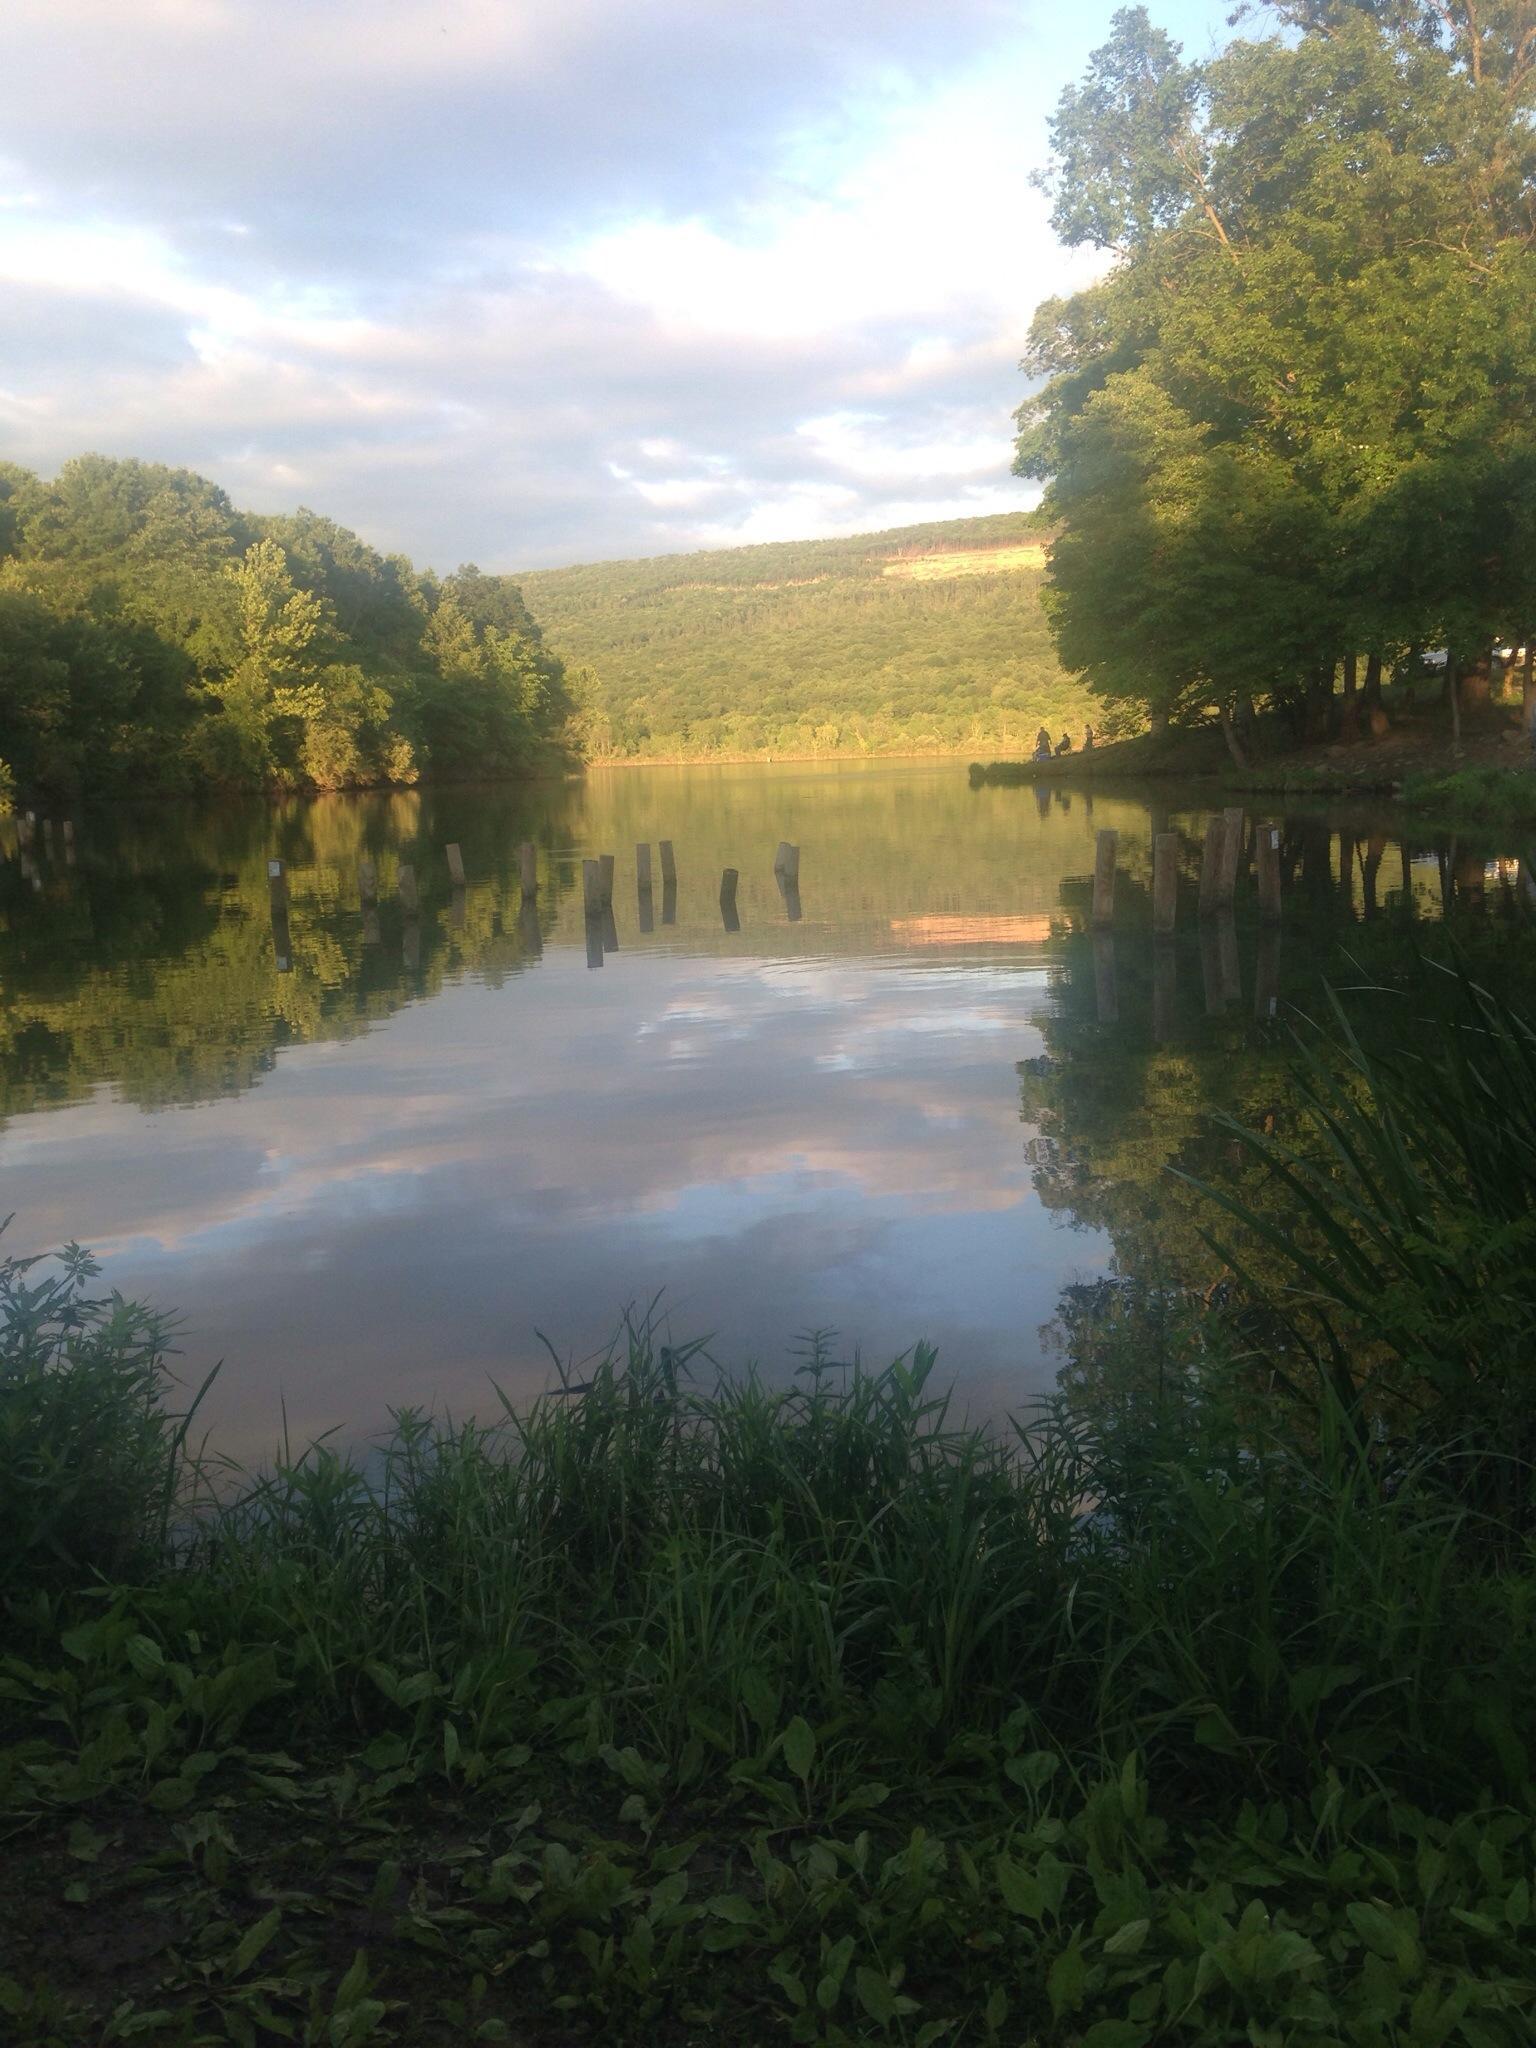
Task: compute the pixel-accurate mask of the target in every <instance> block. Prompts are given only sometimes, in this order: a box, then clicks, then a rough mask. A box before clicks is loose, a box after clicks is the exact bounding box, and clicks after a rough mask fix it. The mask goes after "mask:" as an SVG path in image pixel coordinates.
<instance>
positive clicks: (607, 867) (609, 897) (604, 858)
mask: <svg viewBox="0 0 1536 2048" xmlns="http://www.w3.org/2000/svg"><path fill="white" fill-rule="evenodd" d="M597 859H598V866H599V867H600V868H601V869H602V871H603V875H602V881H603V908H604V910H611V909H612V907H613V855H612V854H611V853H600V854H599V855H598V857H597Z"/></svg>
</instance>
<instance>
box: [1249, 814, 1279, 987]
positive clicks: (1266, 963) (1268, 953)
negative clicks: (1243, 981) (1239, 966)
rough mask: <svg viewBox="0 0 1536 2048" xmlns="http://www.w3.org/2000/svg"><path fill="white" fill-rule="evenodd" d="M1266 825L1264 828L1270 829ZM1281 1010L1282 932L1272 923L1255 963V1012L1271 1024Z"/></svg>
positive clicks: (1268, 927) (1261, 938) (1262, 939)
mask: <svg viewBox="0 0 1536 2048" xmlns="http://www.w3.org/2000/svg"><path fill="white" fill-rule="evenodd" d="M1268 829H1269V828H1268V827H1267V826H1266V827H1265V828H1264V830H1266V831H1267V830H1268ZM1261 837H1262V834H1261ZM1279 1011H1280V933H1279V931H1278V930H1277V929H1276V927H1275V926H1274V925H1273V924H1271V925H1268V926H1266V928H1265V929H1264V930H1263V931H1261V932H1260V933H1259V947H1258V952H1257V953H1256V955H1255V956H1254V965H1253V1014H1254V1016H1255V1017H1256V1018H1257V1019H1258V1021H1259V1023H1261V1024H1269V1023H1272V1022H1273V1021H1274V1019H1275V1018H1276V1017H1277V1016H1278V1015H1279Z"/></svg>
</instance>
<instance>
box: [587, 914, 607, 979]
mask: <svg viewBox="0 0 1536 2048" xmlns="http://www.w3.org/2000/svg"><path fill="white" fill-rule="evenodd" d="M582 923H583V924H584V925H585V927H586V933H587V965H588V967H601V966H602V964H603V913H602V912H601V910H599V911H598V913H597V915H596V916H595V917H588V918H583V920H582Z"/></svg>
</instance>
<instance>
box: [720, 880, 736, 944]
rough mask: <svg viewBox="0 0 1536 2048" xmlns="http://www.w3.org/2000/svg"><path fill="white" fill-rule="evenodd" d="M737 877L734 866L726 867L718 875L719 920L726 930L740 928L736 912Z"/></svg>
mask: <svg viewBox="0 0 1536 2048" xmlns="http://www.w3.org/2000/svg"><path fill="white" fill-rule="evenodd" d="M739 879H740V878H739V876H738V875H737V872H736V870H735V868H727V869H726V870H725V871H724V873H723V874H722V875H721V877H720V921H721V923H722V924H723V925H724V926H725V928H726V930H727V931H728V932H739V931H740V930H741V919H740V918H739V917H738V916H737V914H736V884H737V881H738V880H739Z"/></svg>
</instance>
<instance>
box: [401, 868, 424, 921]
mask: <svg viewBox="0 0 1536 2048" xmlns="http://www.w3.org/2000/svg"><path fill="white" fill-rule="evenodd" d="M395 894H396V895H397V896H398V897H399V898H400V908H401V909H402V910H403V911H404V912H405V914H406V916H407V917H414V916H415V915H416V913H417V911H418V910H419V909H420V908H421V898H420V897H419V895H418V894H417V892H416V870H415V868H413V867H412V866H411V863H410V862H409V861H408V860H403V861H401V863H400V869H399V873H398V874H397V875H396V877H395Z"/></svg>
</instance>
